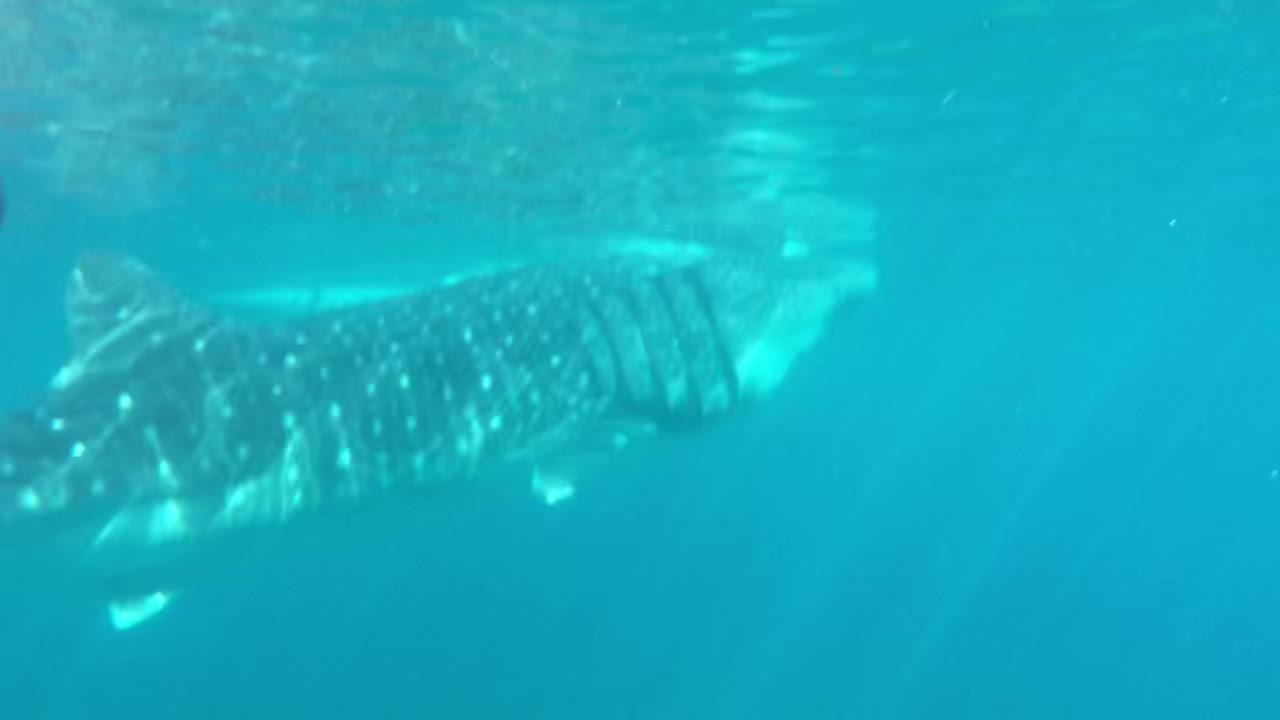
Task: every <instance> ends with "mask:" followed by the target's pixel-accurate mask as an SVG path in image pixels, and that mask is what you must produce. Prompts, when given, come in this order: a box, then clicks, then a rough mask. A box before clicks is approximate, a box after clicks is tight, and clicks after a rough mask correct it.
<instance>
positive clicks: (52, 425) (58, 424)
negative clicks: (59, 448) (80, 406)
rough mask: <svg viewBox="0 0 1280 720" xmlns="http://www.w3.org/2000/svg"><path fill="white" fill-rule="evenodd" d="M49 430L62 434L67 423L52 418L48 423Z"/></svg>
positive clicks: (60, 419)
mask: <svg viewBox="0 0 1280 720" xmlns="http://www.w3.org/2000/svg"><path fill="white" fill-rule="evenodd" d="M49 429H50V430H52V431H54V432H62V431H63V430H66V429H67V421H66V420H63V419H62V418H54V419H52V420H50V421H49Z"/></svg>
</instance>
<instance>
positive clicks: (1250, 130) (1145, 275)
mask: <svg viewBox="0 0 1280 720" xmlns="http://www.w3.org/2000/svg"><path fill="white" fill-rule="evenodd" d="M0 36H2V40H0V175H2V176H3V182H4V190H5V200H6V207H5V218H4V226H3V227H2V228H0V407H2V408H3V409H4V410H5V411H8V410H12V409H14V408H17V407H20V406H22V405H23V404H24V403H26V402H29V401H31V400H32V399H33V398H34V397H35V396H36V395H37V394H38V393H39V392H41V391H42V389H43V388H44V387H46V384H47V382H48V379H49V378H50V377H51V376H52V375H53V373H54V372H55V371H56V369H57V368H58V367H59V365H60V364H61V363H62V361H63V360H64V358H65V354H66V352H67V347H66V339H65V320H64V317H63V310H62V306H61V303H62V292H63V287H64V282H65V277H66V274H67V272H68V270H69V268H70V263H71V261H72V259H73V258H74V257H75V255H76V254H77V253H79V252H82V251H85V250H90V249H93V250H109V251H114V252H122V253H128V254H130V255H134V256H137V257H139V258H141V259H143V260H145V261H146V262H148V263H149V264H151V265H153V266H155V267H156V268H158V269H159V270H160V271H161V272H162V273H164V274H165V275H166V276H167V277H168V278H170V279H171V280H172V281H173V282H174V283H175V284H177V285H179V286H181V287H183V288H184V289H186V290H187V291H189V292H191V293H192V294H194V295H196V296H200V297H204V298H207V299H210V300H211V301H215V302H216V301H217V300H218V299H219V298H222V299H224V300H226V299H228V298H234V297H239V296H243V294H244V293H249V292H252V291H256V290H261V289H264V288H267V289H273V288H274V289H279V288H286V289H293V290H297V289H299V288H301V289H302V290H301V292H302V293H303V294H304V295H306V293H307V292H309V291H311V290H314V289H317V288H325V287H333V286H337V285H345V286H358V287H375V288H377V287H391V286H398V285H402V284H405V283H422V282H424V281H425V280H429V279H432V278H437V277H441V276H443V275H447V274H448V273H451V272H456V271H459V270H463V269H466V268H471V267H479V266H483V265H485V264H487V263H509V262H513V261H520V260H526V259H535V258H536V259H547V258H555V257H556V256H558V255H560V254H567V253H570V252H581V251H582V250H584V249H592V248H605V247H609V246H610V245H611V244H613V243H616V242H618V241H619V240H620V239H622V240H635V239H646V240H648V239H655V240H665V241H681V242H697V243H704V244H707V245H711V246H715V247H729V248H735V249H750V250H755V251H761V250H771V249H773V250H776V249H780V248H782V247H784V246H787V247H807V248H810V249H811V251H812V252H814V253H857V254H860V255H865V256H867V257H869V258H872V259H873V260H874V262H875V263H876V264H877V266H878V267H879V272H880V290H879V291H878V292H877V295H876V297H875V298H874V300H873V302H871V303H870V304H868V305H866V306H864V307H862V308H859V309H857V310H856V311H855V312H851V313H848V314H846V315H844V316H842V317H840V318H839V320H838V321H837V322H836V323H835V324H834V326H833V327H832V328H831V331H830V334H829V337H827V338H826V340H825V342H823V343H821V344H820V345H819V346H818V347H817V349H815V351H814V352H812V353H811V354H810V355H808V356H806V357H805V358H804V359H803V361H802V362H800V363H799V364H798V366H797V367H796V368H795V370H794V373H793V374H792V376H791V377H790V378H789V380H788V382H786V383H784V384H783V386H782V387H781V389H780V390H779V392H778V394H777V395H776V396H774V397H773V398H771V399H770V401H769V402H768V403H766V404H765V405H763V406H762V407H760V408H757V409H755V410H753V411H752V412H750V413H748V414H746V415H744V416H741V417H738V418H735V419H734V420H732V421H730V422H728V423H725V424H723V425H721V426H719V427H717V428H714V429H712V430H710V431H707V432H703V433H698V434H696V435H690V436H687V437H680V438H677V439H675V440H674V441H671V442H668V443H664V444H659V445H655V446H654V447H652V448H649V449H646V450H644V451H639V452H636V453H634V454H632V455H630V456H628V457H626V458H624V459H621V460H620V462H618V463H617V464H616V465H615V466H613V467H611V468H610V469H609V471H608V472H606V473H605V476H604V477H601V478H597V479H596V480H594V481H593V482H591V483H590V484H589V485H588V486H586V487H584V488H582V489H581V491H580V492H579V494H578V496H577V497H575V498H574V500H573V501H572V502H571V503H568V504H567V505H565V506H563V507H556V508H554V509H548V508H546V507H544V506H543V505H542V504H541V503H539V502H535V501H533V499H532V498H531V497H527V496H526V495H525V494H523V493H507V494H499V495H498V496H495V497H492V498H478V499H476V501H475V502H466V503H459V504H457V505H456V506H449V507H441V508H432V509H429V510H427V511H425V512H424V514H423V515H422V517H421V518H420V521H418V522H414V523H387V524H376V525H372V526H371V527H369V528H368V529H367V530H366V531H364V532H363V533H362V534H361V535H360V536H359V538H358V539H356V540H344V541H341V542H339V541H337V540H335V541H333V542H332V543H327V542H326V543H318V544H317V545H316V547H314V548H307V550H306V551H304V552H298V553H291V554H288V555H287V556H282V557H275V556H271V557H266V556H264V557H245V558H243V559H242V562H241V563H239V564H238V565H237V566H235V567H229V568H224V569H219V570H218V571H217V572H215V573H211V575H210V577H208V578H205V579H204V580H203V581H201V582H200V584H199V587H198V592H196V591H193V592H190V593H188V594H186V595H184V597H183V602H182V603H181V604H180V605H178V606H177V607H175V608H174V609H173V610H171V611H170V612H167V613H165V614H164V615H163V616H162V617H160V618H158V619H157V620H155V621H154V622H152V623H148V624H147V625H145V626H143V627H141V628H139V629H137V630H134V631H131V632H129V633H115V632H113V631H112V630H111V629H110V628H109V626H108V624H107V623H106V622H105V619H104V615H103V612H102V609H101V607H100V606H99V605H98V604H95V602H96V601H95V600H94V599H92V598H87V597H77V596H74V595H73V594H64V593H50V592H48V591H47V589H41V588H34V587H27V586H25V585H24V584H22V583H21V582H20V581H18V580H10V579H9V576H7V575H6V576H3V577H4V578H5V583H6V586H4V587H0V714H2V715H3V717H5V718H24V719H25V718H90V717H92V718H117V717H119V718H130V719H131V720H139V719H141V718H152V717H155V718H160V717H164V718H225V717H241V718H256V717H268V716H271V717H281V716H283V717H303V716H305V717H312V718H331V717H332V718H337V717H343V718H345V717H357V716H358V717H388V718H401V717H404V718H421V717H443V718H517V717H518V718H529V717H534V718H537V717H556V718H593V719H594V718H699V719H702V720H707V719H713V718H735V719H736V718H797V719H799V718H1137V717H1160V718H1259V719H1265V718H1276V717H1280V694H1277V693H1276V680H1277V678H1280V620H1278V619H1277V609H1278V608H1280V522H1277V518H1278V516H1280V379H1277V373H1278V370H1280V332H1278V331H1277V327H1276V317H1277V314H1278V310H1280V233H1278V231H1280V172H1278V169H1280V85H1278V84H1277V83H1278V80H1280V5H1277V4H1276V3H1274V2H1269V1H1267V0H1254V1H1250V0H1205V1H1202V2H1188V1H1186V0H1181V1H1172V0H1170V1H1167V2H1157V1H1154V0H1076V1H1072V2H1065V1H1063V2H1059V1H1056V0H1003V1H983V2H970V3H949V2H939V1H938V0H931V1H925V0H906V1H905V2H894V3H883V2H866V3H855V2H838V1H825V2H824V1H821V0H793V1H783V0H777V1H775V2H756V1H754V0H753V1H752V2H741V3H726V2H709V1H702V0H689V1H686V2H663V1H659V0H653V1H651V2H638V1H625V0H602V1H601V2H586V1H585V0H580V1H579V2H577V3H569V2H565V3H539V2H520V1H516V0H512V1H510V2H503V1H501V0H499V1H498V2H494V3H469V2H464V3H426V2H421V3H415V2H394V1H392V0H371V1H369V2H363V3H338V2H321V1H316V2H301V1H300V0H223V1H222V2H213V1H212V0H190V1H186V2H177V1H174V0H116V1H114V2H113V1H110V0H58V1H52V2H44V3H36V2H27V1H24V0H0ZM237 293H239V294H240V295H237Z"/></svg>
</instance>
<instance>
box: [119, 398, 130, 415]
mask: <svg viewBox="0 0 1280 720" xmlns="http://www.w3.org/2000/svg"><path fill="white" fill-rule="evenodd" d="M116 409H117V410H119V411H120V414H121V415H124V414H125V413H127V412H129V411H130V410H132V409H133V397H131V396H130V395H129V393H120V396H119V397H117V398H116Z"/></svg>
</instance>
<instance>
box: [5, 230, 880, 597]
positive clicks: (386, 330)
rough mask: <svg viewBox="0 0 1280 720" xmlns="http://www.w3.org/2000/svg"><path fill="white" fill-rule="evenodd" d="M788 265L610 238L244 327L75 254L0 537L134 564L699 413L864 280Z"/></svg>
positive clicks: (12, 429)
mask: <svg viewBox="0 0 1280 720" xmlns="http://www.w3.org/2000/svg"><path fill="white" fill-rule="evenodd" d="M785 269H786V272H779V271H778V268H777V267H774V265H773V264H770V263H762V262H758V261H754V260H752V261H743V260H740V259H732V260H728V259H726V260H721V259H717V258H712V259H703V260H699V261H696V262H686V261H682V262H666V261H663V260H661V259H656V258H631V257H621V258H615V257H609V258H601V259H593V260H589V261H583V262H574V263H565V264H562V265H553V266H538V267H528V268H523V269H518V270H514V271H509V272H503V273H497V274H492V275H488V276H483V277H479V278H474V279H470V280H466V281H462V282H459V283H456V284H452V285H448V286H445V287H440V288H436V289H433V290H430V291H426V292H423V293H420V294H416V295H410V296H406V297H401V298H396V299H392V300H387V301H382V302H377V303H372V304H367V305H362V306H358V307H352V308H347V309H343V310H338V311H333V312H327V313H323V314H318V315H314V316H310V317H304V318H300V319H293V320H289V321H286V322H279V323H274V324H267V325H253V324H248V323H246V322H241V321H239V320H236V319H232V318H228V317H225V316H223V315H221V314H219V313H217V312H214V311H212V310H210V309H208V308H206V307H204V306H202V305H200V304H199V303H197V302H195V301H193V300H191V299H189V298H187V297H185V296H184V295H182V294H181V293H179V292H177V291H176V290H174V289H172V288H170V287H169V286H168V285H166V284H165V283H163V282H162V281H161V280H160V279H159V278H158V277H157V276H155V275H154V274H153V273H152V272H151V271H150V270H148V269H147V268H145V267H144V266H142V265H140V264H138V263H136V262H134V261H132V260H130V259H126V258H120V257H113V256H104V255H90V256H86V257H84V258H82V259H81V260H80V262H79V263H78V265H77V267H76V268H75V270H74V271H73V273H72V277H71V281H70V284H69V289H68V296H67V306H68V323H69V328H70V332H71V340H72V356H71V360H70V362H68V364H67V365H66V366H65V367H64V368H63V369H62V371H61V372H60V373H59V374H58V376H57V377H56V378H55V379H54V382H53V387H52V388H51V389H50V391H49V392H48V394H47V395H46V396H45V397H43V398H42V399H41V400H40V401H39V402H38V403H37V404H36V405H35V406H34V407H32V408H30V409H28V410H26V411H23V412H20V413H17V414H15V415H12V416H9V417H7V418H5V419H3V420H0V543H3V541H4V539H5V536H6V534H8V535H11V536H15V537H16V536H19V535H22V534H23V532H22V531H23V530H24V529H27V530H32V529H40V528H44V527H46V526H58V527H61V526H78V527H88V528H90V530H91V533H90V539H89V540H88V542H87V544H86V549H85V552H86V555H87V556H89V557H91V558H100V559H101V558H105V560H104V561H103V562H101V563H100V564H102V565H112V566H121V567H126V568H129V567H133V560H132V558H133V556H135V555H142V554H145V551H146V550H147V549H148V548H152V547H155V546H162V545H165V544H174V543H186V542H189V541H192V540H199V539H203V538H205V537H208V536H210V535H218V534H223V533H226V532H228V531H232V530H236V529H240V528H245V527H252V526H263V525H275V524H281V523H284V522H286V521H288V520H291V519H292V518H294V517H295V516H299V515H306V514H309V513H315V512H317V511H320V510H322V509H325V508H332V507H342V506H349V505H353V504H360V503H362V502H367V501H370V500H372V499H376V498H383V497H389V496H396V495H398V494H405V495H406V496H407V495H409V494H412V493H413V492H414V491H420V492H421V491H423V490H424V489H429V488H431V487H434V486H441V485H449V484H455V485H456V484H462V483H465V482H468V481H470V480H471V479H472V478H476V477H480V476H482V475H483V474H484V471H485V470H486V468H489V467H492V466H494V465H496V464H498V463H502V462H510V461H528V462H529V463H531V464H533V465H537V464H538V463H542V462H546V461H548V460H549V459H553V458H557V457H564V456H572V455H573V454H574V453H575V452H582V451H584V449H586V448H588V447H591V446H592V443H593V442H594V440H595V438H596V437H597V436H598V435H599V434H600V433H601V432H602V430H607V429H609V428H619V427H621V428H628V429H634V428H638V427H645V428H651V429H653V430H658V431H660V430H674V429H679V428H683V427H694V426H698V425H702V424H704V423H706V422H708V421H710V420H712V419H714V418H715V417H718V416H721V415H724V414H726V413H728V412H730V411H731V410H733V409H734V408H735V407H737V406H738V405H739V404H741V402H742V401H743V400H744V399H747V398H746V397H745V396H747V395H751V394H753V393H752V383H753V380H752V378H751V377H750V375H752V374H753V373H755V374H759V373H758V372H757V371H756V369H757V368H758V367H763V366H762V365H761V362H760V358H761V357H765V356H766V355H767V354H768V353H765V352H764V351H762V350H761V348H763V347H765V345H764V344H763V343H762V339H763V338H767V337H771V334H772V335H777V334H778V333H779V332H783V334H784V335H785V334H786V333H787V332H790V328H791V327H793V326H794V325H795V320H796V319H797V318H807V317H810V316H819V315H820V316H822V317H823V318H825V313H826V312H828V311H829V310H830V309H831V308H832V307H834V306H835V305H837V304H839V303H841V302H842V301H843V300H845V299H847V298H848V297H849V296H851V295H853V294H855V293H856V292H858V291H859V290H863V289H865V286H867V285H868V283H867V281H866V277H865V274H863V275H858V274H856V273H855V274H853V275H850V274H849V272H847V270H846V271H842V272H840V273H834V274H833V273H832V272H831V271H829V270H828V269H825V268H822V269H821V270H820V271H819V270H815V269H814V268H810V267H808V266H805V267H801V266H798V265H788V266H786V268H785ZM797 342H798V344H800V345H802V344H804V343H807V342H808V340H807V339H802V340H801V341H797ZM797 347H798V345H797ZM798 349H799V350H802V349H803V348H799V347H798ZM794 351H796V349H792V350H790V351H789V352H792V354H794ZM771 352H772V351H771ZM775 354H776V353H775ZM770 362H772V360H770ZM787 362H789V360H787ZM753 363H754V364H753ZM783 370H784V371H785V367H784V368H783ZM771 372H774V374H777V373H776V371H772V370H771ZM623 439H626V438H623ZM36 534H38V532H37V533H36ZM122 558H124V559H125V560H124V562H120V561H121V559H122ZM142 589H145V588H142Z"/></svg>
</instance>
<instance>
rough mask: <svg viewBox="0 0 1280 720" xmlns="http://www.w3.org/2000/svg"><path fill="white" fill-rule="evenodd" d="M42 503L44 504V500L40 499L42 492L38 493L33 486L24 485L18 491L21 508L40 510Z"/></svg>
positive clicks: (32, 510) (19, 507) (30, 510)
mask: <svg viewBox="0 0 1280 720" xmlns="http://www.w3.org/2000/svg"><path fill="white" fill-rule="evenodd" d="M42 505H44V502H43V501H42V500H41V499H40V493H37V492H36V491H35V490H34V489H33V488H29V487H24V488H22V490H21V491H19V492H18V509H19V510H24V511H26V512H35V511H37V510H39V509H40V507H41V506H42Z"/></svg>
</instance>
